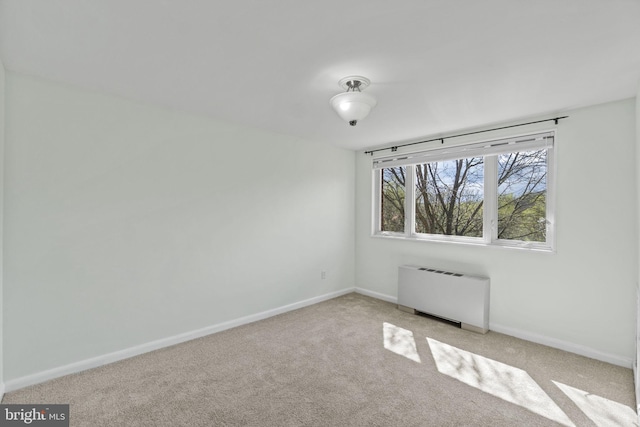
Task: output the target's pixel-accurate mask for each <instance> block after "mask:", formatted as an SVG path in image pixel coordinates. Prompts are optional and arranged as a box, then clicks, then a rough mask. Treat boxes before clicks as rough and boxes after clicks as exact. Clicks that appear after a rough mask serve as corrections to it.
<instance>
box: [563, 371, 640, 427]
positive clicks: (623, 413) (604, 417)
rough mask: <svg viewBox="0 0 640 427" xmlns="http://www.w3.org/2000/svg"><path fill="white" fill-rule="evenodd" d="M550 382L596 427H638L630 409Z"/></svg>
mask: <svg viewBox="0 0 640 427" xmlns="http://www.w3.org/2000/svg"><path fill="white" fill-rule="evenodd" d="M552 382H553V383H554V384H555V385H557V386H558V388H559V389H560V390H562V392H563V393H564V394H566V395H567V396H568V397H569V399H571V400H573V403H575V404H576V405H577V406H578V408H580V410H581V411H582V412H584V414H585V415H586V416H587V417H589V418H590V419H591V421H593V423H594V424H595V425H597V426H598V427H605V426H612V427H617V426H638V415H636V413H635V412H634V410H633V409H631V408H630V407H628V406H626V405H623V404H622V403H618V402H614V401H613V400H609V399H607V398H604V397H601V396H597V395H595V394H591V393H588V392H586V391H584V390H580V389H577V388H574V387H571V386H568V385H566V384H562V383H559V382H557V381H552Z"/></svg>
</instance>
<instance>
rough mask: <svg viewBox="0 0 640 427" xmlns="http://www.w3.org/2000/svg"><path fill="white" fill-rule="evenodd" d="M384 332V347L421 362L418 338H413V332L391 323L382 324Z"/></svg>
mask: <svg viewBox="0 0 640 427" xmlns="http://www.w3.org/2000/svg"><path fill="white" fill-rule="evenodd" d="M382 334H383V337H384V348H386V349H387V350H389V351H392V352H394V353H396V354H399V355H400V356H404V357H406V358H407V359H409V360H413V361H414V362H418V363H420V356H419V355H418V349H417V348H416V340H415V339H413V332H411V331H409V330H407V329H404V328H401V327H399V326H396V325H392V324H391V323H387V322H384V323H383V324H382Z"/></svg>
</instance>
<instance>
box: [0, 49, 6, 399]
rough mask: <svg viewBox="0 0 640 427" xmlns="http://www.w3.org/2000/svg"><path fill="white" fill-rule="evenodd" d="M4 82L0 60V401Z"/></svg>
mask: <svg viewBox="0 0 640 427" xmlns="http://www.w3.org/2000/svg"><path fill="white" fill-rule="evenodd" d="M4 80H5V72H4V65H3V64H2V60H0V401H2V396H3V394H4V371H3V353H4V352H3V341H4V339H3V337H4V328H3V317H4V315H3V314H4V313H3V306H4V304H3V296H2V294H3V292H2V289H3V281H2V278H3V268H2V267H3V255H2V246H3V244H2V242H3V240H4V239H3V235H4V234H3V223H4V221H3V215H4V209H3V200H4V128H5V126H4V112H5V108H4V98H5V96H4V92H5V89H4Z"/></svg>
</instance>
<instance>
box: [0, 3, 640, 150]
mask: <svg viewBox="0 0 640 427" xmlns="http://www.w3.org/2000/svg"><path fill="white" fill-rule="evenodd" d="M0 55H1V58H2V61H3V63H4V66H5V68H7V69H8V70H11V71H15V72H19V73H26V74H30V75H35V76H40V77H44V78H47V79H51V80H54V81H59V82H64V83H69V84H73V85H77V86H81V87H84V88H89V89H93V90H99V91H103V92H108V93H112V94H116V95H120V96H123V97H126V98H129V99H134V100H141V101H145V102H150V103H154V104H159V105H162V106H166V107H170V108H177V109H180V110H184V111H188V112H193V113H197V114H202V115H207V116H210V117H215V118H218V119H222V120H226V121H231V122H235V123H240V124H243V125H248V126H253V127H258V128H263V129H268V130H271V131H275V132H279V133H284V134H290V135H295V136H299V137H302V138H305V139H308V140H312V141H317V142H319V143H324V144H332V145H335V146H340V147H345V148H350V149H361V148H370V147H375V146H380V145H385V144H392V143H400V142H407V141H412V140H416V139H421V138H425V137H431V136H437V135H438V134H441V133H447V132H458V131H461V130H464V129H468V128H471V127H475V126H485V125H492V124H496V123H500V122H505V121H508V120H514V119H521V118H527V117H532V116H540V115H544V114H555V113H558V112H562V111H563V110H566V109H569V108H575V107H580V106H586V105H592V104H597V103H601V102H607V101H612V100H618V99H623V98H628V97H633V96H635V94H636V91H637V85H638V82H639V80H640V1H636V0H562V1H558V0H538V1H535V2H534V1H524V0H484V1H477V0H403V1H397V2H390V1H388V0H349V1H344V0H341V1H337V0H323V1H316V2H311V1H301V0H269V1H266V0H243V1H237V0H235V1H231V0H229V1H226V0H217V1H211V0H200V1H197V0H184V1H175V0H170V1H168V0H91V1H86V0H41V1H36V0H0ZM354 74H356V75H363V76H366V77H368V78H369V79H370V80H371V86H370V87H369V88H368V89H367V92H368V93H370V94H372V95H374V96H375V97H376V98H377V99H378V106H377V107H376V108H375V109H374V110H373V111H372V113H371V114H370V115H369V117H368V118H366V119H365V120H363V121H361V122H360V123H358V125H357V126H356V127H350V126H348V125H347V124H346V123H344V122H342V121H341V120H340V119H339V118H338V116H337V115H336V114H335V113H334V112H333V110H331V108H330V106H329V99H330V98H331V96H333V95H335V94H337V93H339V92H341V89H340V88H339V86H338V80H340V79H341V78H342V77H345V76H348V75H354Z"/></svg>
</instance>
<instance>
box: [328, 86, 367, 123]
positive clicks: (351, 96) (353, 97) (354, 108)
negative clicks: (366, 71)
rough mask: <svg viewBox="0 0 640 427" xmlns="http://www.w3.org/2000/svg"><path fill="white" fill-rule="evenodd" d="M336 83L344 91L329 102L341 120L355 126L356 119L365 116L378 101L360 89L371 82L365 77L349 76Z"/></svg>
mask: <svg viewBox="0 0 640 427" xmlns="http://www.w3.org/2000/svg"><path fill="white" fill-rule="evenodd" d="M338 83H339V84H340V87H342V88H343V89H344V90H346V92H344V93H339V94H338V95H336V96H334V97H333V98H331V101H329V102H330V103H331V106H332V107H333V109H334V110H335V111H336V113H338V115H339V116H340V117H341V118H342V120H344V121H345V122H347V123H349V124H350V125H351V126H355V125H356V124H357V123H358V120H362V119H364V118H365V117H367V116H368V115H369V112H370V111H371V109H372V108H373V107H375V106H376V104H377V103H378V101H376V99H375V98H374V97H373V96H371V95H369V94H366V93H362V90H363V89H364V88H366V87H367V86H369V84H370V83H371V82H370V81H369V79H368V78H366V77H361V76H350V77H345V78H344V79H342V80H340V82H338Z"/></svg>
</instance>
